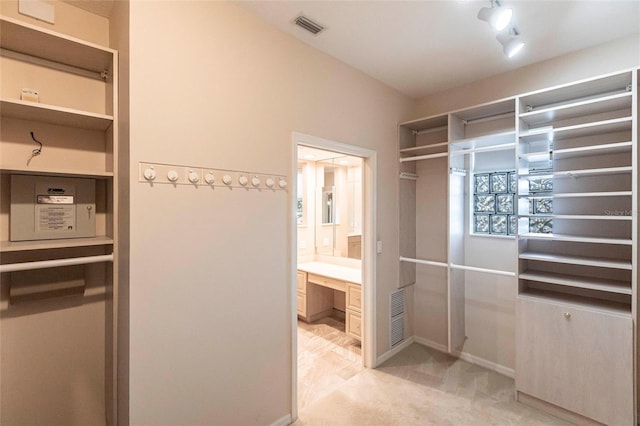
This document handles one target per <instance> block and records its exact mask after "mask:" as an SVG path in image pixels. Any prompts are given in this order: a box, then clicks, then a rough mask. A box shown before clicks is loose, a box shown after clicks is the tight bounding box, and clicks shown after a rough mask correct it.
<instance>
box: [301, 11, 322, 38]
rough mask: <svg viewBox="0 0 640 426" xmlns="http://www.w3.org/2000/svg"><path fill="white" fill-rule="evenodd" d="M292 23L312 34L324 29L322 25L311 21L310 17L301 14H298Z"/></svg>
mask: <svg viewBox="0 0 640 426" xmlns="http://www.w3.org/2000/svg"><path fill="white" fill-rule="evenodd" d="M293 23H294V24H296V25H297V26H299V27H301V28H304V29H305V30H307V31H309V32H310V33H311V34H313V35H317V34H318V33H319V32H320V31H322V30H324V27H323V26H322V25H320V24H318V23H315V22H313V21H312V20H311V19H309V18H307V17H306V16H303V15H300V16H298V17H297V18H296V19H295V21H293Z"/></svg>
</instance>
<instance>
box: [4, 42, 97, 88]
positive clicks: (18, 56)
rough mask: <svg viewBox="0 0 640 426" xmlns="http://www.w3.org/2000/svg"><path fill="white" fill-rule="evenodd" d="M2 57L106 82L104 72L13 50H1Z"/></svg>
mask: <svg viewBox="0 0 640 426" xmlns="http://www.w3.org/2000/svg"><path fill="white" fill-rule="evenodd" d="M0 56H4V57H5V58H10V59H15V60H18V61H22V62H29V63H31V64H34V65H39V66H43V67H47V68H52V69H56V70H58V71H63V72H68V73H71V74H76V75H79V76H82V77H88V78H92V79H94V80H101V81H104V80H105V79H106V78H105V73H104V72H98V71H92V70H88V69H85V68H80V67H75V66H73V65H67V64H63V63H60V62H56V61H50V60H48V59H43V58H38V57H37V56H31V55H27V54H25V53H20V52H14V51H13V50H8V49H0Z"/></svg>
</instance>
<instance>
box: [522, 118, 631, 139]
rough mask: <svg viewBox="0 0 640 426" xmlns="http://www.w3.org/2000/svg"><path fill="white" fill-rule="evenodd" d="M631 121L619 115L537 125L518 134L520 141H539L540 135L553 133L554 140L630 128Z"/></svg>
mask: <svg viewBox="0 0 640 426" xmlns="http://www.w3.org/2000/svg"><path fill="white" fill-rule="evenodd" d="M632 122H633V117H621V118H613V119H611V120H602V121H595V122H590V123H584V124H576V125H574V126H566V127H558V128H553V127H552V126H549V127H539V128H533V129H529V130H521V131H520V134H519V136H520V141H521V142H532V141H539V140H540V137H541V136H545V135H547V136H548V135H553V139H554V140H563V139H572V138H579V137H584V136H592V135H601V134H606V133H614V132H619V131H623V130H631V124H632ZM548 137H549V136H548Z"/></svg>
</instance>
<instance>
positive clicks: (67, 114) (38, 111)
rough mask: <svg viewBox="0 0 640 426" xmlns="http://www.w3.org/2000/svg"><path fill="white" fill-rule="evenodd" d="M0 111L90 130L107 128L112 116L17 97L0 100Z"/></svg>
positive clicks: (13, 115) (111, 121) (4, 113)
mask: <svg viewBox="0 0 640 426" xmlns="http://www.w3.org/2000/svg"><path fill="white" fill-rule="evenodd" d="M0 112H1V113H2V115H3V116H5V117H13V118H19V119H21V120H32V121H41V122H43V123H51V124H57V125H61V126H69V127H79V128H82V129H90V130H102V131H104V130H107V129H108V128H109V126H111V125H112V124H113V116H110V115H104V114H96V113H92V112H87V111H81V110H77V109H72V108H64V107H59V106H54V105H47V104H41V103H37V102H27V101H21V100H18V99H2V100H0Z"/></svg>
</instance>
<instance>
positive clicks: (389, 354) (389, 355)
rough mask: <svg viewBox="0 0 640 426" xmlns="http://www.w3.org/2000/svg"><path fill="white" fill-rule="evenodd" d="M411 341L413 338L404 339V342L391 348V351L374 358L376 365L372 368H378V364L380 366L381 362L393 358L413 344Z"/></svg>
mask: <svg viewBox="0 0 640 426" xmlns="http://www.w3.org/2000/svg"><path fill="white" fill-rule="evenodd" d="M413 339H414V338H413V336H412V337H409V338H407V339H405V340H404V342H402V343H400V344H399V345H398V346H396V347H394V348H392V349H391V350H388V351H387V352H385V353H383V354H382V355H380V356H379V357H377V358H376V365H375V367H374V368H378V366H379V365H380V364H382V363H383V362H385V361H387V360H389V359H391V358H393V357H394V356H395V355H396V354H398V353H399V352H400V351H402V350H403V349H405V348H406V347H408V346H409V345H411V344H412V343H413Z"/></svg>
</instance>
